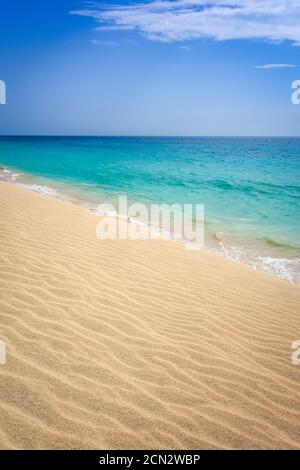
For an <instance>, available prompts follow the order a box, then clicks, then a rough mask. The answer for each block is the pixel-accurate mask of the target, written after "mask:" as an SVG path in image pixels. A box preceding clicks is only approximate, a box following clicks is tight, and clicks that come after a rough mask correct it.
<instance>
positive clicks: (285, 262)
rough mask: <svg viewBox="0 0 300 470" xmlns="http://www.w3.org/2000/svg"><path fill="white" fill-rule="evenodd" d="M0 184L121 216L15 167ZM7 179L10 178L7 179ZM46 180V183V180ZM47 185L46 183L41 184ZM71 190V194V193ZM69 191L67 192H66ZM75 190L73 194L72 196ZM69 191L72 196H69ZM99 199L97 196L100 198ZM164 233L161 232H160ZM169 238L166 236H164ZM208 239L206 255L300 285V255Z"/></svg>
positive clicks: (6, 170) (4, 174)
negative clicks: (265, 250) (287, 255)
mask: <svg viewBox="0 0 300 470" xmlns="http://www.w3.org/2000/svg"><path fill="white" fill-rule="evenodd" d="M0 172H1V174H0V176H1V178H2V179H1V178H0V182H1V181H7V182H9V183H12V184H16V185H18V186H21V187H23V188H26V189H27V190H30V191H33V192H36V193H39V194H41V195H43V196H48V197H52V198H55V199H60V200H63V201H69V202H71V203H73V204H75V205H79V206H81V207H84V208H87V209H89V210H90V211H92V212H93V213H96V214H97V215H106V216H111V217H118V218H119V216H118V214H117V213H116V214H114V215H113V214H110V213H108V212H101V213H99V211H98V208H99V206H100V202H98V203H96V202H92V200H90V201H88V200H84V199H83V198H81V196H82V197H83V196H84V194H83V193H82V194H81V193H80V192H78V189H77V193H76V192H75V193H74V190H75V186H74V187H73V188H72V187H71V186H70V187H68V185H66V183H61V182H58V181H56V182H55V181H49V184H48V180H47V179H46V178H44V177H39V176H37V175H33V174H30V173H26V172H24V171H22V170H18V169H17V168H12V167H8V166H6V165H0ZM20 175H21V178H22V177H23V181H22V179H21V180H19V177H20ZM6 178H7V179H6ZM44 180H45V181H44ZM41 181H42V182H44V183H45V184H42V183H41ZM51 183H53V185H54V186H55V184H56V186H61V189H57V188H54V187H51ZM70 188H71V191H70ZM64 191H67V192H64ZM72 191H73V195H72ZM68 192H70V194H68ZM97 197H98V196H97ZM102 197H103V200H102V201H101V203H103V204H110V203H111V202H112V200H110V201H109V200H108V199H105V196H104V195H102ZM132 222H133V223H135V224H136V225H140V226H141V227H145V229H147V230H148V229H149V227H150V226H149V225H147V224H146V223H144V222H143V221H140V220H138V219H135V220H133V219H132ZM160 233H161V231H160ZM206 235H207V230H206ZM165 236H167V234H165ZM167 238H169V239H170V240H172V241H177V242H179V243H181V244H183V242H180V240H176V237H174V236H173V235H172V234H168V236H167ZM208 239H209V241H210V243H208V244H207V243H205V245H204V247H203V248H202V249H201V250H203V251H205V252H211V253H214V254H216V255H217V256H221V257H223V258H226V259H230V260H231V261H234V262H235V263H238V264H242V265H246V266H250V267H251V268H252V269H254V270H256V271H262V272H266V273H267V274H269V275H271V276H274V277H276V278H280V279H283V280H286V281H288V282H290V283H291V284H294V285H296V286H300V257H299V256H294V257H291V258H284V257H278V256H275V253H274V254H273V255H270V253H269V254H267V253H266V252H265V253H264V254H262V253H255V251H254V252H249V251H247V249H246V250H245V249H244V247H242V246H239V247H236V246H230V244H229V245H226V244H224V242H223V241H221V240H219V239H218V233H215V234H213V233H212V234H209V235H208ZM212 241H214V244H215V245H216V246H213V245H212V244H211V242H212ZM262 241H263V240H262ZM265 243H266V249H267V246H268V249H270V247H272V248H273V249H275V250H276V249H279V248H280V246H281V245H280V244H276V242H274V241H273V240H272V239H271V238H270V239H266V240H265Z"/></svg>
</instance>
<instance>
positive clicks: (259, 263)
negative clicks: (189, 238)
mask: <svg viewBox="0 0 300 470" xmlns="http://www.w3.org/2000/svg"><path fill="white" fill-rule="evenodd" d="M0 165H1V169H0V177H1V178H2V179H6V180H11V181H14V182H16V183H19V184H23V185H24V184H25V185H26V186H27V187H29V188H30V189H33V190H36V191H39V192H41V193H44V194H47V195H50V196H54V197H65V198H68V199H71V200H73V201H76V202H78V201H79V202H80V203H82V205H85V206H87V207H91V208H93V207H96V206H97V204H101V203H103V202H104V201H106V202H110V201H111V202H113V203H116V200H117V197H118V196H119V195H127V197H128V199H129V202H142V203H145V204H151V203H157V204H161V203H167V204H173V203H177V204H178V203H179V204H187V203H192V204H204V206H205V240H206V241H205V248H206V249H208V250H212V251H215V252H216V253H219V254H222V255H224V256H227V257H230V258H232V259H234V260H235V261H238V262H243V263H247V264H248V265H250V266H252V267H254V268H258V269H262V270H265V271H268V272H270V273H271V274H273V275H277V276H279V277H282V278H285V279H287V280H289V281H292V282H295V283H297V284H299V283H300V139H298V138H254V137H253V138H221V137H220V138H200V137H199V138H198V137H197V138H187V137H184V138H179V137H176V138H175V137H174V138H171V137H0Z"/></svg>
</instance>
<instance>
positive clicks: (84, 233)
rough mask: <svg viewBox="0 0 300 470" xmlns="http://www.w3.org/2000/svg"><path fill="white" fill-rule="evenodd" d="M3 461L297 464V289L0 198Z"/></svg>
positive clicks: (55, 206) (75, 210) (0, 188)
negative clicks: (32, 453)
mask: <svg viewBox="0 0 300 470" xmlns="http://www.w3.org/2000/svg"><path fill="white" fill-rule="evenodd" d="M0 204H1V205H0V207H1V220H0V237H1V253H0V260H1V296H0V307H1V308H0V340H4V341H5V342H6V345H7V364H6V365H5V366H0V423H1V426H0V447H1V448H2V449H4V448H5V449H10V448H15V449H32V448H39V449H49V448H50V449H61V448H65V449H80V448H86V449H88V448H102V449H104V448H118V449H120V448H123V449H127V448H128V449H130V448H131V449H134V448H169V449H171V448H186V449H188V448H200V449H201V448H212V449H213V448H224V449H227V448H258V449H259V448H297V447H298V448H299V447H300V366H299V367H297V366H294V365H292V363H291V352H292V350H291V343H292V342H293V341H294V340H296V339H299V337H300V315H299V311H300V289H299V288H297V287H295V286H291V285H289V284H288V283H286V282H284V281H280V280H277V279H273V278H271V277H269V276H267V275H265V274H263V273H258V272H254V271H252V270H251V269H250V268H249V269H248V268H247V267H244V266H239V265H237V264H235V263H232V262H230V261H228V260H225V259H223V258H221V257H220V258H219V257H217V256H214V255H212V254H209V253H206V254H203V253H194V252H193V253H191V252H187V251H185V250H184V249H183V248H181V247H179V246H177V245H176V244H174V243H172V242H157V241H156V242H149V241H147V242H126V241H124V242H112V241H110V242H104V241H98V240H97V239H96V235H95V224H96V221H97V218H96V216H95V215H94V214H92V213H90V212H89V211H88V210H84V209H82V208H80V207H76V206H72V205H71V204H70V203H66V202H62V201H57V200H53V199H50V198H47V197H45V196H40V195H38V194H34V193H31V192H29V191H26V190H24V189H22V188H18V187H16V186H13V185H10V184H8V183H0Z"/></svg>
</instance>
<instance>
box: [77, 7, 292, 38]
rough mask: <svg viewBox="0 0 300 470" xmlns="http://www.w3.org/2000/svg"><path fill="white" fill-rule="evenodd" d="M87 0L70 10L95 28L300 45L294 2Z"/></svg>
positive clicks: (183, 36)
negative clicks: (91, 21)
mask: <svg viewBox="0 0 300 470" xmlns="http://www.w3.org/2000/svg"><path fill="white" fill-rule="evenodd" d="M124 3H125V4H123V5H120V4H118V5H117V4H113V3H112V2H109V0H108V1H107V2H105V3H104V4H103V3H100V2H89V3H87V4H86V6H85V8H83V9H81V10H77V11H72V12H71V14H75V15H82V16H88V17H92V18H94V19H95V21H96V22H97V23H98V24H99V26H98V28H97V29H99V30H106V31H107V30H138V31H140V32H141V33H142V34H143V35H145V36H146V37H147V38H148V39H150V40H155V41H165V42H171V41H184V40H192V39H201V38H210V39H214V40H218V41H225V40H229V39H262V40H267V41H274V42H281V41H285V40H289V41H291V42H292V43H293V44H294V45H297V46H299V45H300V1H299V0H150V1H146V0H145V1H144V2H142V3H133V2H129V1H126V0H125V1H124Z"/></svg>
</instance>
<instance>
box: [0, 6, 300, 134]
mask: <svg viewBox="0 0 300 470" xmlns="http://www.w3.org/2000/svg"><path fill="white" fill-rule="evenodd" d="M0 7H1V8H0V79H1V80H4V81H5V82H6V86H7V104H6V105H5V106H3V105H1V106H0V133H1V134H31V135H34V134H75V135H76V134H81V135H84V134H89V135H91V134H92V135H98V134H99V135H124V134H125V135H127V134H130V135H275V136H276V135H300V105H299V106H295V105H293V104H292V103H291V94H292V89H291V84H292V82H293V81H294V80H296V79H300V47H299V44H300V1H299V0H286V1H285V2H279V1H277V0H264V1H262V0H243V1H241V0H231V1H230V2H229V1H227V0H222V1H220V0H206V1H203V0H149V1H135V2H134V1H131V2H129V1H126V0H123V1H122V2H121V1H113V2H111V1H110V0H105V1H103V2H101V1H100V2H99V1H98V2H97V1H96V2H81V1H78V0H64V1H61V0H43V1H41V0H14V1H13V2H11V1H9V0H0ZM257 66H259V67H260V68H258V67H257ZM275 66H276V67H275Z"/></svg>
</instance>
